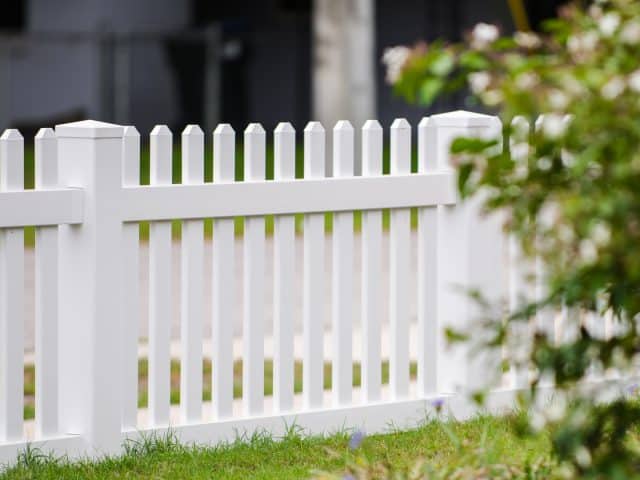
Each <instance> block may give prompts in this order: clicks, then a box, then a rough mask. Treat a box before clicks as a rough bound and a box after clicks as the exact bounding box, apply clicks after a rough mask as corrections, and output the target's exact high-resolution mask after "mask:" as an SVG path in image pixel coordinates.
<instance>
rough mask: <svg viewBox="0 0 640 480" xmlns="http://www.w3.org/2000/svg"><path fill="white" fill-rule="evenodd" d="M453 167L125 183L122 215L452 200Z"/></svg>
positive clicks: (158, 216) (336, 208)
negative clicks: (187, 182)
mask: <svg viewBox="0 0 640 480" xmlns="http://www.w3.org/2000/svg"><path fill="white" fill-rule="evenodd" d="M453 178H454V174H453V173H451V172H435V173H425V174H414V175H407V174H404V175H403V174H399V175H393V176H391V175H385V176H380V177H352V178H330V179H304V180H303V179H300V180H289V181H286V180H281V181H278V182H272V181H264V182H251V183H248V182H239V183H225V184H216V183H213V184H206V185H165V186H160V185H154V186H140V187H124V188H123V192H122V199H121V201H122V205H123V220H124V221H125V222H129V221H139V220H170V219H174V218H183V219H188V218H221V217H235V216H252V215H270V214H274V215H281V214H286V213H320V212H340V211H349V210H377V209H381V208H406V207H414V206H433V205H441V204H446V205H453V204H455V203H456V201H457V193H456V190H455V182H454V181H453V180H452V179H453Z"/></svg>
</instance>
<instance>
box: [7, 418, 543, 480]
mask: <svg viewBox="0 0 640 480" xmlns="http://www.w3.org/2000/svg"><path fill="white" fill-rule="evenodd" d="M517 420H518V419H517V418H516V417H515V416H508V417H503V418H495V417H489V416H481V417H477V418H475V419H473V420H470V421H467V422H462V423H461V422H444V421H442V420H437V419H431V420H427V421H425V422H424V424H423V425H422V426H420V427H419V428H416V429H414V430H409V431H402V432H400V431H398V432H393V433H389V434H384V435H371V436H367V437H365V439H364V441H363V442H362V444H361V445H360V446H359V447H358V448H357V449H354V450H352V449H351V448H350V447H349V433H350V432H346V431H344V432H340V433H337V434H334V435H332V436H329V437H311V438H303V437H302V436H301V435H300V434H299V432H298V431H296V429H295V428H292V429H291V431H290V433H289V434H287V435H286V436H285V437H284V438H280V439H272V438H271V437H269V436H267V435H264V434H263V435H254V436H253V437H251V438H239V439H238V440H236V441H235V442H233V443H230V444H225V445H220V446H217V447H208V448H206V447H205V448H203V447H192V446H180V445H178V444H177V443H176V442H175V440H174V439H173V437H171V436H169V437H165V438H155V439H154V438H148V439H145V440H144V441H141V442H138V443H129V444H127V445H126V450H125V454H124V455H122V456H120V457H116V458H106V459H104V460H102V461H98V462H90V461H80V462H75V463H74V462H69V461H67V460H64V459H53V458H49V457H45V456H42V455H40V454H39V453H38V452H37V451H33V450H32V451H27V452H25V453H24V454H23V455H22V456H21V457H20V459H19V463H18V464H17V465H16V466H15V467H13V468H11V469H10V470H7V471H6V472H5V474H4V475H3V476H2V478H3V479H4V480H18V479H20V480H22V479H40V480H53V479H56V480H57V479H80V478H82V479H122V478H138V479H182V478H189V479H211V478H222V479H246V478H260V479H278V480H283V479H284V480H286V479H298V478H313V477H315V476H319V477H322V475H321V474H320V473H319V471H324V472H331V473H334V474H337V475H339V476H338V477H337V478H342V472H344V471H345V470H346V469H347V467H348V466H349V465H353V464H354V463H358V464H359V465H367V464H380V465H383V464H391V465H393V466H394V468H395V469H396V470H399V471H407V470H410V469H411V468H413V467H414V466H415V464H416V461H417V460H418V459H424V461H425V462H426V463H428V464H429V465H433V466H434V467H435V468H442V467H447V468H449V467H452V466H458V465H460V466H463V467H464V466H466V465H468V464H470V462H471V461H472V460H473V461H474V462H479V463H481V464H482V465H493V464H501V465H505V464H506V465H516V466H523V465H525V464H529V463H533V462H536V461H538V460H539V459H548V458H549V455H550V443H549V439H548V436H547V435H546V434H545V433H541V434H539V435H537V436H535V437H531V438H526V439H524V438H520V437H519V436H518V435H517V433H516V430H517V428H516V423H517ZM470 455H472V457H473V459H472V460H470ZM363 478H364V477H363ZM367 478H369V477H367ZM375 478H383V477H375ZM394 478H396V477H394ZM397 478H405V477H397ZM456 478H490V477H489V476H487V475H480V474H479V475H478V476H465V477H456ZM526 478H544V477H526Z"/></svg>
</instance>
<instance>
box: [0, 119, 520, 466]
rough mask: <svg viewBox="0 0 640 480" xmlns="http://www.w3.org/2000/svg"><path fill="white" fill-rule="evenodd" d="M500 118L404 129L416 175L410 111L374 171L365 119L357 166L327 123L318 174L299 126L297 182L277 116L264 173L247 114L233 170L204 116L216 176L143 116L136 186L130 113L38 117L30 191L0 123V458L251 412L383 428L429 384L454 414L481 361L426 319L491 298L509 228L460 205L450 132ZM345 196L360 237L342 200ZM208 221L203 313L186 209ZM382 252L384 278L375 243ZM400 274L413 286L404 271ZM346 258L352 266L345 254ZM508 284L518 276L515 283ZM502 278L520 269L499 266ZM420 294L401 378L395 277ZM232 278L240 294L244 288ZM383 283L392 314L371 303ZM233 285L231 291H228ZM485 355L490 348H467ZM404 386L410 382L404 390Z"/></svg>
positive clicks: (400, 308) (415, 405)
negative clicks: (146, 174) (141, 273)
mask: <svg viewBox="0 0 640 480" xmlns="http://www.w3.org/2000/svg"><path fill="white" fill-rule="evenodd" d="M499 129H500V123H499V121H498V119H497V118H495V117H491V116H486V115H479V114H474V113H469V112H452V113H447V114H441V115H434V116H431V117H429V118H425V119H423V120H422V121H421V122H420V124H419V125H418V127H417V138H418V148H417V150H418V168H419V172H418V173H411V168H410V164H411V139H412V133H411V127H410V125H409V124H408V123H407V121H406V120H403V119H399V120H396V121H395V122H394V123H393V125H392V126H391V128H390V152H391V174H390V175H383V174H382V157H383V129H382V128H381V126H380V125H379V123H378V122H376V121H369V122H367V123H366V124H365V125H364V127H363V129H362V148H361V152H362V166H363V167H362V171H363V173H362V175H361V176H354V150H355V149H354V131H353V128H352V126H351V125H350V124H349V123H348V122H339V123H338V124H337V125H336V126H335V128H334V129H333V141H332V145H333V152H332V155H331V156H330V158H332V161H333V172H334V175H333V177H331V178H326V177H325V173H324V172H325V157H326V156H327V155H326V152H325V141H326V138H325V136H326V135H325V131H324V129H323V127H322V126H321V125H320V124H319V123H317V122H311V123H309V124H308V125H307V127H306V128H305V130H304V179H295V178H294V164H295V132H294V130H293V128H292V126H291V125H290V124H288V123H282V124H280V125H279V126H278V127H277V128H276V130H275V132H274V136H273V140H274V146H275V180H273V181H271V180H270V181H266V180H265V150H266V134H265V132H264V130H263V128H262V127H261V126H260V125H259V124H251V125H250V126H249V127H248V128H247V129H246V130H245V132H244V162H245V178H244V181H243V182H235V181H234V171H235V151H234V150H235V146H236V138H235V133H234V131H233V130H232V128H231V127H230V126H229V125H220V126H218V128H217V129H216V130H215V132H214V133H213V158H214V181H213V183H205V182H204V167H203V165H204V144H205V142H204V135H203V133H202V131H201V130H200V128H199V127H197V126H195V125H191V126H188V127H187V128H186V129H185V130H184V132H183V133H182V141H181V148H182V162H183V167H182V172H183V173H182V184H179V185H178V184H174V185H172V184H171V175H172V134H171V132H170V131H169V130H168V129H167V127H165V126H158V127H156V128H155V129H154V130H153V131H152V132H151V135H150V147H151V153H150V155H151V160H150V161H151V185H148V186H140V184H139V168H140V161H139V160H140V137H139V134H138V132H137V131H136V129H135V128H134V127H121V126H118V125H111V124H105V123H100V122H95V121H83V122H77V123H70V124H64V125H57V126H56V128H55V131H54V130H52V129H43V130H41V131H40V133H38V135H37V136H36V139H35V156H36V160H35V161H36V169H37V170H36V177H37V178H36V188H35V189H34V190H24V189H23V139H22V137H21V135H20V133H19V132H17V131H16V130H7V131H6V132H5V133H4V135H3V136H2V137H1V138H0V463H6V462H11V461H13V460H14V459H15V458H16V455H17V453H18V452H19V451H20V450H22V449H24V448H25V447H26V445H27V444H28V443H31V445H32V446H34V447H37V448H40V449H42V450H44V451H50V452H53V453H54V454H68V455H69V456H71V457H74V456H78V455H90V456H97V455H102V454H115V453H118V452H120V451H121V447H122V444H123V441H125V440H126V439H132V438H139V436H140V435H145V434H149V433H150V432H157V433H162V432H165V431H166V430H167V429H168V428H171V429H172V431H173V432H174V433H175V434H176V435H177V436H178V437H179V438H180V439H181V440H182V441H184V442H199V443H207V444H211V443H216V442H220V441H225V440H230V439H233V438H234V437H235V436H236V435H237V434H238V433H243V432H244V433H248V434H250V433H251V432H254V431H256V430H260V429H266V430H268V431H270V432H272V433H273V434H274V435H278V434H281V433H282V432H283V431H284V430H285V429H286V428H287V426H291V425H292V424H294V423H295V424H297V425H298V426H300V427H301V428H303V429H305V431H308V432H314V433H323V432H330V431H333V430H337V429H341V428H344V427H347V428H360V429H365V430H366V431H367V432H374V431H383V430H384V429H385V428H387V427H388V426H389V425H390V424H393V425H395V426H411V425H415V424H416V422H419V421H421V420H422V419H424V417H425V415H426V414H428V413H429V412H433V411H434V408H435V407H434V406H433V405H432V402H433V400H434V399H444V401H445V408H446V409H447V410H449V411H450V412H452V413H453V414H455V415H457V416H459V417H464V416H466V415H469V414H471V413H472V412H473V407H472V406H471V404H470V403H469V402H468V401H467V397H466V396H465V395H464V392H465V391H468V390H470V389H472V388H475V387H477V386H481V385H485V384H486V383H487V382H489V381H490V379H491V378H492V372H491V369H489V368H487V366H486V364H485V363H484V362H482V361H480V360H474V361H470V360H469V356H468V351H467V348H466V347H458V348H456V349H450V348H447V346H446V345H445V341H444V337H443V333H442V332H443V329H444V327H446V326H453V327H456V328H462V329H464V328H465V327H466V326H467V325H470V322H471V321H472V320H473V319H474V318H475V317H476V315H477V313H478V311H477V307H476V305H475V304H474V302H473V301H472V300H470V299H469V298H468V297H467V296H466V295H465V294H464V293H463V290H464V289H467V288H480V289H481V290H482V291H483V292H484V293H485V294H486V295H487V296H488V298H489V299H492V300H497V299H500V298H506V297H507V290H506V288H507V287H506V285H507V283H508V282H507V281H506V279H507V277H508V275H507V272H506V270H505V262H504V260H505V241H504V239H503V235H502V233H501V229H500V222H499V219H497V218H492V217H486V216H483V215H481V214H480V212H479V208H478V205H477V203H476V202H471V201H468V202H464V203H463V204H458V199H457V193H456V185H455V183H456V178H455V173H454V172H453V171H452V169H451V168H450V158H449V153H448V152H449V145H450V143H451V140H452V138H454V137H456V136H461V135H467V136H469V135H473V136H486V135H492V134H495V133H496V132H498V131H499ZM411 207H418V230H417V244H418V245H417V249H418V257H417V258H418V261H417V263H416V264H415V265H413V264H412V263H411V261H410V256H409V251H410V245H409V244H410V240H411V224H410V208H411ZM381 209H391V214H390V226H389V231H388V235H389V240H390V241H389V246H390V248H389V250H388V251H383V250H382V244H383V242H382V238H383V235H385V233H383V226H382V212H381ZM354 210H362V211H363V214H362V230H361V234H355V233H354V229H353V213H352V212H353V211H354ZM324 212H334V220H333V229H332V232H331V235H332V242H333V243H332V249H331V254H332V268H331V272H330V275H331V285H332V296H331V298H332V303H331V305H330V306H328V305H324V296H323V294H322V290H323V288H324V275H325V272H324V269H325V259H324V256H325V252H324V251H323V250H324V237H325V232H324ZM300 213H302V214H304V233H303V235H304V258H303V271H304V275H303V278H304V281H303V286H302V288H303V337H304V355H303V372H304V373H303V392H302V404H301V405H300V404H299V402H298V403H296V402H295V401H294V387H293V385H294V371H293V367H294V355H293V335H294V332H293V330H294V329H293V324H294V318H293V316H294V310H293V302H294V299H293V298H292V294H291V292H292V290H293V282H294V273H293V272H294V242H295V235H296V233H295V225H294V216H293V214H300ZM265 215H276V217H275V226H274V238H273V242H274V250H273V255H274V276H273V279H272V281H273V282H274V290H273V291H274V298H273V306H274V314H273V318H274V328H273V331H274V358H273V362H274V363H273V368H274V383H273V392H274V394H273V401H272V402H271V403H272V405H273V407H272V408H271V409H269V411H266V410H265V408H264V394H263V391H264V375H263V368H264V360H265V355H264V331H265V325H264V323H265V321H264V316H265V315H264V310H265V306H264V305H265V302H264V300H265V294H264V291H265V278H264V262H265V255H266V254H267V252H266V250H265V219H264V216H265ZM237 216H243V217H245V229H244V234H243V242H244V248H243V258H242V262H243V269H244V277H243V278H244V284H243V292H234V283H235V282H234V278H233V277H234V271H235V269H234V261H235V260H234V259H235V257H236V254H235V253H234V245H235V243H234V220H233V217H237ZM205 218H214V235H213V246H212V248H213V261H212V267H211V271H212V277H213V278H212V282H213V287H212V288H213V291H212V295H211V298H212V303H213V306H212V316H211V318H205V315H204V302H205V297H207V298H209V296H205V295H204V291H203V284H204V273H203V272H204V267H203V258H204V257H203V249H204V244H205V239H204V230H203V219H205ZM172 219H182V220H183V226H182V237H181V240H180V241H181V249H182V250H181V254H182V263H181V271H180V272H173V271H171V270H172V266H171V265H172V263H171V261H170V257H171V250H172V232H171V220H172ZM142 220H148V221H151V227H150V234H149V244H148V248H149V295H148V299H149V318H148V319H144V321H148V322H149V355H148V360H149V383H148V393H149V407H148V424H147V425H139V424H138V422H137V418H138V408H137V397H138V371H137V369H138V327H137V325H138V322H139V318H138V312H139V311H140V286H139V281H138V275H137V272H138V269H139V238H138V225H137V223H136V222H138V221H142ZM30 225H31V226H34V225H35V226H37V234H36V235H37V237H36V247H35V249H36V288H35V299H34V302H35V305H36V328H35V333H36V340H35V372H36V398H35V412H36V418H35V435H34V438H27V437H26V436H25V434H24V431H25V429H24V422H23V401H24V400H23V366H24V356H23V351H24V348H23V347H24V344H23V338H24V321H23V319H24V313H23V310H24V277H23V275H24V265H23V262H24V244H23V227H24V226H30ZM355 241H360V242H362V249H361V251H362V258H361V272H360V274H361V275H362V287H361V309H360V310H361V313H362V315H361V318H359V319H354V318H353V305H352V303H353V284H354V271H353V267H352V265H353V252H354V242H355ZM382 256H388V259H389V260H388V261H389V266H390V267H389V268H390V275H389V289H388V291H383V282H382V281H381V266H380V265H381V263H380V262H381V258H382ZM412 270H415V271H417V285H413V284H411V283H410V282H409V278H410V272H411V271H412ZM356 273H358V272H356ZM176 279H179V282H180V289H181V345H182V349H181V351H182V357H181V359H180V362H181V363H180V365H181V366H180V369H181V377H180V379H181V384H180V402H181V403H180V421H179V422H173V423H172V422H171V421H170V350H169V345H170V322H171V318H170V316H171V313H170V312H171V307H172V305H171V298H172V295H171V288H172V287H171V282H172V281H177V280H176ZM511 283H512V284H514V282H513V281H512V282H511ZM515 283H517V282H515ZM412 288H415V289H416V290H415V292H416V295H417V299H418V336H417V339H415V341H416V342H417V345H418V349H417V351H418V358H417V380H415V388H413V385H412V379H411V377H410V357H409V348H408V345H409V342H410V338H409V335H410V333H409V331H410V330H409V326H410V325H409V324H410V319H409V311H408V303H409V302H408V295H409V293H410V289H412ZM240 294H242V295H240ZM384 296H388V297H389V305H390V308H389V311H388V312H381V310H380V301H381V298H382V297H384ZM239 298H242V303H238V299H239ZM325 308H326V309H327V310H328V309H330V316H331V333H332V336H331V338H332V340H331V341H332V350H331V351H332V355H331V358H328V359H325V358H323V357H324V355H323V352H324V346H323V318H324V309H325ZM238 309H241V311H242V318H243V320H242V322H243V324H242V326H243V329H242V333H243V346H244V351H243V388H242V402H243V403H242V405H243V407H242V412H241V413H238V412H237V411H236V412H234V409H233V353H232V341H233V338H232V335H233V333H232V324H231V320H230V319H232V318H233V314H234V312H235V311H236V310H238ZM387 315H388V319H389V323H390V349H389V352H390V353H389V364H390V367H389V370H390V380H389V391H390V394H389V397H388V398H385V399H383V398H382V396H381V389H382V386H381V383H382V382H381V353H380V352H381V345H380V343H381V342H380V331H381V322H382V318H383V317H386V316H387ZM204 322H211V326H212V332H213V333H212V338H211V341H212V351H211V352H210V353H211V358H212V390H213V392H212V404H211V412H212V413H211V416H210V418H204V416H203V402H202V388H203V386H202V363H203V354H202V350H203V348H202V345H203V341H204V340H205V339H203V333H202V332H203V325H204ZM355 322H358V323H360V324H361V325H362V336H363V339H362V344H363V352H362V355H361V359H362V360H361V364H362V387H361V389H360V392H359V395H358V400H357V402H356V401H354V395H353V390H354V388H353V387H352V359H353V351H352V331H353V325H354V323H355ZM326 360H330V361H331V362H332V391H331V398H332V400H331V404H330V405H329V404H326V403H325V402H324V400H323V399H324V392H323V365H324V362H325V361H326ZM485 360H486V359H485ZM512 386H513V385H507V386H506V388H505V386H504V385H503V386H502V387H499V388H498V386H497V388H496V390H495V391H494V393H493V394H492V395H491V397H490V400H491V402H492V403H491V404H492V405H493V406H494V407H497V406H499V405H509V404H510V402H511V400H512V399H513V392H514V390H513V389H512V388H511V387H512ZM410 387H411V388H410Z"/></svg>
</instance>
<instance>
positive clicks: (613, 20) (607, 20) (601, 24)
mask: <svg viewBox="0 0 640 480" xmlns="http://www.w3.org/2000/svg"><path fill="white" fill-rule="evenodd" d="M619 26H620V15H618V14H617V13H615V12H609V13H607V14H605V15H604V16H603V17H602V18H601V19H600V20H599V21H598V28H599V29H600V31H601V32H602V35H604V36H605V37H610V36H611V35H613V34H614V33H615V31H616V30H617V29H618V27H619Z"/></svg>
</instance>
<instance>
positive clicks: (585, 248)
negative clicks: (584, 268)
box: [579, 238, 598, 263]
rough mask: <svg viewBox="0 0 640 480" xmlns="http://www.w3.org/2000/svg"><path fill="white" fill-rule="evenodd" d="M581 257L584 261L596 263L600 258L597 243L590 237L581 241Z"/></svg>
mask: <svg viewBox="0 0 640 480" xmlns="http://www.w3.org/2000/svg"><path fill="white" fill-rule="evenodd" d="M579 248H580V258H581V259H582V261H583V262H584V263H594V262H595V261H596V260H597V259H598V249H597V248H596V244H595V243H594V242H592V241H591V240H589V239H586V238H585V239H584V240H581V241H580V247H579Z"/></svg>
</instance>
